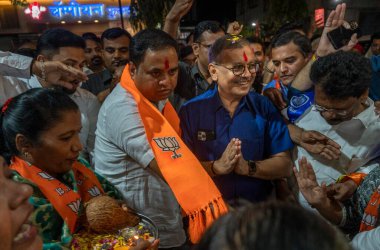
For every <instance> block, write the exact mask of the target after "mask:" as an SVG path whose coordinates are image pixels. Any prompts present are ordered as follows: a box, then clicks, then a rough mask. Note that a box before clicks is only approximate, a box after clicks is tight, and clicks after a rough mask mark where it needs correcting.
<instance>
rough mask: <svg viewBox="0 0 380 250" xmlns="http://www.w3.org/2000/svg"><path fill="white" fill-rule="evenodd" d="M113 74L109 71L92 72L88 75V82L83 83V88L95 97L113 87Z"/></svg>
mask: <svg viewBox="0 0 380 250" xmlns="http://www.w3.org/2000/svg"><path fill="white" fill-rule="evenodd" d="M111 81H112V74H111V72H110V71H109V70H108V69H104V70H102V71H100V72H98V73H95V72H92V73H91V74H89V75H88V80H87V81H85V82H84V83H82V85H81V88H82V89H86V90H88V91H90V92H91V93H93V94H94V95H97V94H99V93H100V92H102V91H103V90H106V89H107V88H109V87H110V86H111Z"/></svg>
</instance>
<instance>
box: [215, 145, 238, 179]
mask: <svg viewBox="0 0 380 250" xmlns="http://www.w3.org/2000/svg"><path fill="white" fill-rule="evenodd" d="M241 155H242V154H241V141H240V140H239V139H237V138H232V139H231V141H230V143H228V145H227V147H226V149H225V150H224V152H223V154H222V157H220V159H219V160H217V161H215V162H214V165H213V171H214V172H215V174H217V175H223V174H229V173H231V172H232V171H233V170H234V168H235V166H236V164H237V163H238V160H239V159H240V157H241Z"/></svg>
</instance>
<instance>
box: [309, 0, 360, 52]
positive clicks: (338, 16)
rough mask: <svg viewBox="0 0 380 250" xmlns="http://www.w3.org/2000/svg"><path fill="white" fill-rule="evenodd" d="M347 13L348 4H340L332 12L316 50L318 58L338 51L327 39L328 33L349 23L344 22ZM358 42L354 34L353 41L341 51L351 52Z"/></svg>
mask: <svg viewBox="0 0 380 250" xmlns="http://www.w3.org/2000/svg"><path fill="white" fill-rule="evenodd" d="M345 13H346V4H345V3H342V4H338V5H337V6H336V8H335V10H333V11H331V13H330V15H329V17H328V18H327V20H326V24H325V28H324V29H323V32H322V36H321V40H320V41H319V45H318V48H317V50H316V54H317V55H318V56H326V55H328V54H331V53H333V52H336V51H337V50H336V49H334V47H333V46H332V44H331V42H330V40H329V39H328V37H327V33H328V32H330V31H332V30H335V29H337V28H338V27H339V26H341V25H346V24H347V22H346V21H344V16H345ZM357 42H358V39H357V34H353V35H352V36H351V40H350V41H349V43H348V44H347V45H346V46H343V47H342V48H340V49H339V50H345V51H348V50H351V49H352V48H353V47H354V46H355V44H356V43H357Z"/></svg>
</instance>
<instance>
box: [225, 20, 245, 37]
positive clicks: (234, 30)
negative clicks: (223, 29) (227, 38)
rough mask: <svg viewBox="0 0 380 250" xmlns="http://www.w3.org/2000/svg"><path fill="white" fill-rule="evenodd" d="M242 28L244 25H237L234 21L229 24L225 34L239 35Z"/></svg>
mask: <svg viewBox="0 0 380 250" xmlns="http://www.w3.org/2000/svg"><path fill="white" fill-rule="evenodd" d="M243 26H244V25H242V24H239V22H238V21H234V22H232V23H229V24H228V27H227V33H228V34H231V35H239V34H240V32H241V31H242V30H243Z"/></svg>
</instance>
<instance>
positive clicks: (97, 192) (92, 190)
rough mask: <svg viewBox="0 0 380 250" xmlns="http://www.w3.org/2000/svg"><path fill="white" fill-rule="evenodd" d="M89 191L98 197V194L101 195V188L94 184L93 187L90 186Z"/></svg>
mask: <svg viewBox="0 0 380 250" xmlns="http://www.w3.org/2000/svg"><path fill="white" fill-rule="evenodd" d="M88 192H89V193H90V195H91V196H92V197H96V196H99V195H100V190H99V188H98V187H97V186H93V187H91V188H89V189H88Z"/></svg>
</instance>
